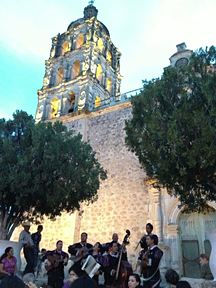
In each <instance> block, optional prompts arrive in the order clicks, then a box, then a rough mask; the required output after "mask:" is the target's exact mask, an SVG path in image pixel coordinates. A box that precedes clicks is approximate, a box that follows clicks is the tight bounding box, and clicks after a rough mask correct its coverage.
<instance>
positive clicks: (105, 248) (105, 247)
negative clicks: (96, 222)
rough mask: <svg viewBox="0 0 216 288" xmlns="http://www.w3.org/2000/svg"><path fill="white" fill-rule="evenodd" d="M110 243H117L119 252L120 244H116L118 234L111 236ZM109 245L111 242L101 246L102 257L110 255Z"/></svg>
mask: <svg viewBox="0 0 216 288" xmlns="http://www.w3.org/2000/svg"><path fill="white" fill-rule="evenodd" d="M112 241H115V242H117V244H118V249H119V250H120V248H121V244H120V243H119V242H118V234H117V233H113V235H112ZM110 243H111V242H107V243H106V244H104V245H103V255H106V254H109V253H110V251H111V250H110Z"/></svg>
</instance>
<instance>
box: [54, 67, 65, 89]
mask: <svg viewBox="0 0 216 288" xmlns="http://www.w3.org/2000/svg"><path fill="white" fill-rule="evenodd" d="M63 72H64V69H63V67H59V68H58V70H57V71H56V78H55V85H58V84H59V83H61V81H62V78H63Z"/></svg>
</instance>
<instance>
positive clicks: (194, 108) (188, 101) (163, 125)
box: [125, 46, 216, 212]
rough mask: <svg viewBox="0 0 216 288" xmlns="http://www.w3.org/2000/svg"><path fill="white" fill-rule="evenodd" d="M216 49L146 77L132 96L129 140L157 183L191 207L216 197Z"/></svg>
mask: <svg viewBox="0 0 216 288" xmlns="http://www.w3.org/2000/svg"><path fill="white" fill-rule="evenodd" d="M215 60H216V50H215V47H213V46H212V47H210V48H209V49H208V48H206V50H203V49H202V48H200V49H199V50H198V51H196V52H195V53H193V55H192V56H191V59H190V63H189V65H187V66H181V67H179V68H175V67H169V68H166V69H165V70H164V73H163V75H162V77H161V79H153V80H151V81H144V82H143V84H144V87H143V91H142V92H141V94H140V95H138V96H136V97H134V98H132V100H131V102H132V119H131V120H129V121H127V122H126V128H125V130H126V135H127V136H126V145H127V146H128V147H129V149H130V150H131V151H133V152H135V154H136V155H137V156H138V159H139V162H140V164H141V166H142V168H143V169H144V170H145V171H146V173H147V176H149V177H156V178H157V182H156V183H155V184H154V185H155V186H157V187H164V188H166V189H167V191H168V193H169V194H170V195H174V196H176V197H179V199H180V201H181V203H182V204H183V205H185V207H187V208H186V209H188V212H189V211H198V212H200V211H202V210H204V209H205V207H206V202H207V201H215V200H216V66H215Z"/></svg>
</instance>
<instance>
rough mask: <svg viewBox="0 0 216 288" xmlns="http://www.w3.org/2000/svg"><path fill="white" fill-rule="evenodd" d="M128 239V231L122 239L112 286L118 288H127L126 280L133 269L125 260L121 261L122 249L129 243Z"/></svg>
mask: <svg viewBox="0 0 216 288" xmlns="http://www.w3.org/2000/svg"><path fill="white" fill-rule="evenodd" d="M129 237H130V231H129V230H126V235H125V237H124V239H123V242H122V246H121V252H120V255H119V261H118V266H117V270H116V277H115V282H114V286H115V287H118V288H128V278H129V276H130V274H132V273H133V269H132V266H131V265H130V263H129V262H128V261H127V260H122V253H123V249H124V248H125V246H126V245H128V244H129V243H130V242H129V241H128V239H129Z"/></svg>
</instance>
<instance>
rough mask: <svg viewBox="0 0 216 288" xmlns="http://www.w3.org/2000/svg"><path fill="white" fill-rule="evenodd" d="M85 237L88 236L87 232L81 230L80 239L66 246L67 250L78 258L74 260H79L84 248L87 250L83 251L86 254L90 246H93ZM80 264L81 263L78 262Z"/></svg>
mask: <svg viewBox="0 0 216 288" xmlns="http://www.w3.org/2000/svg"><path fill="white" fill-rule="evenodd" d="M87 238H88V234H87V233H86V232H82V234H81V241H80V242H79V243H75V244H73V245H70V246H69V247H68V252H69V253H70V254H71V255H72V256H76V257H77V258H80V260H79V261H76V262H81V259H82V255H83V252H84V251H85V250H88V251H86V252H85V255H86V254H89V252H90V250H91V248H92V247H93V245H92V244H90V243H87ZM80 264H81V263H80Z"/></svg>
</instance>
